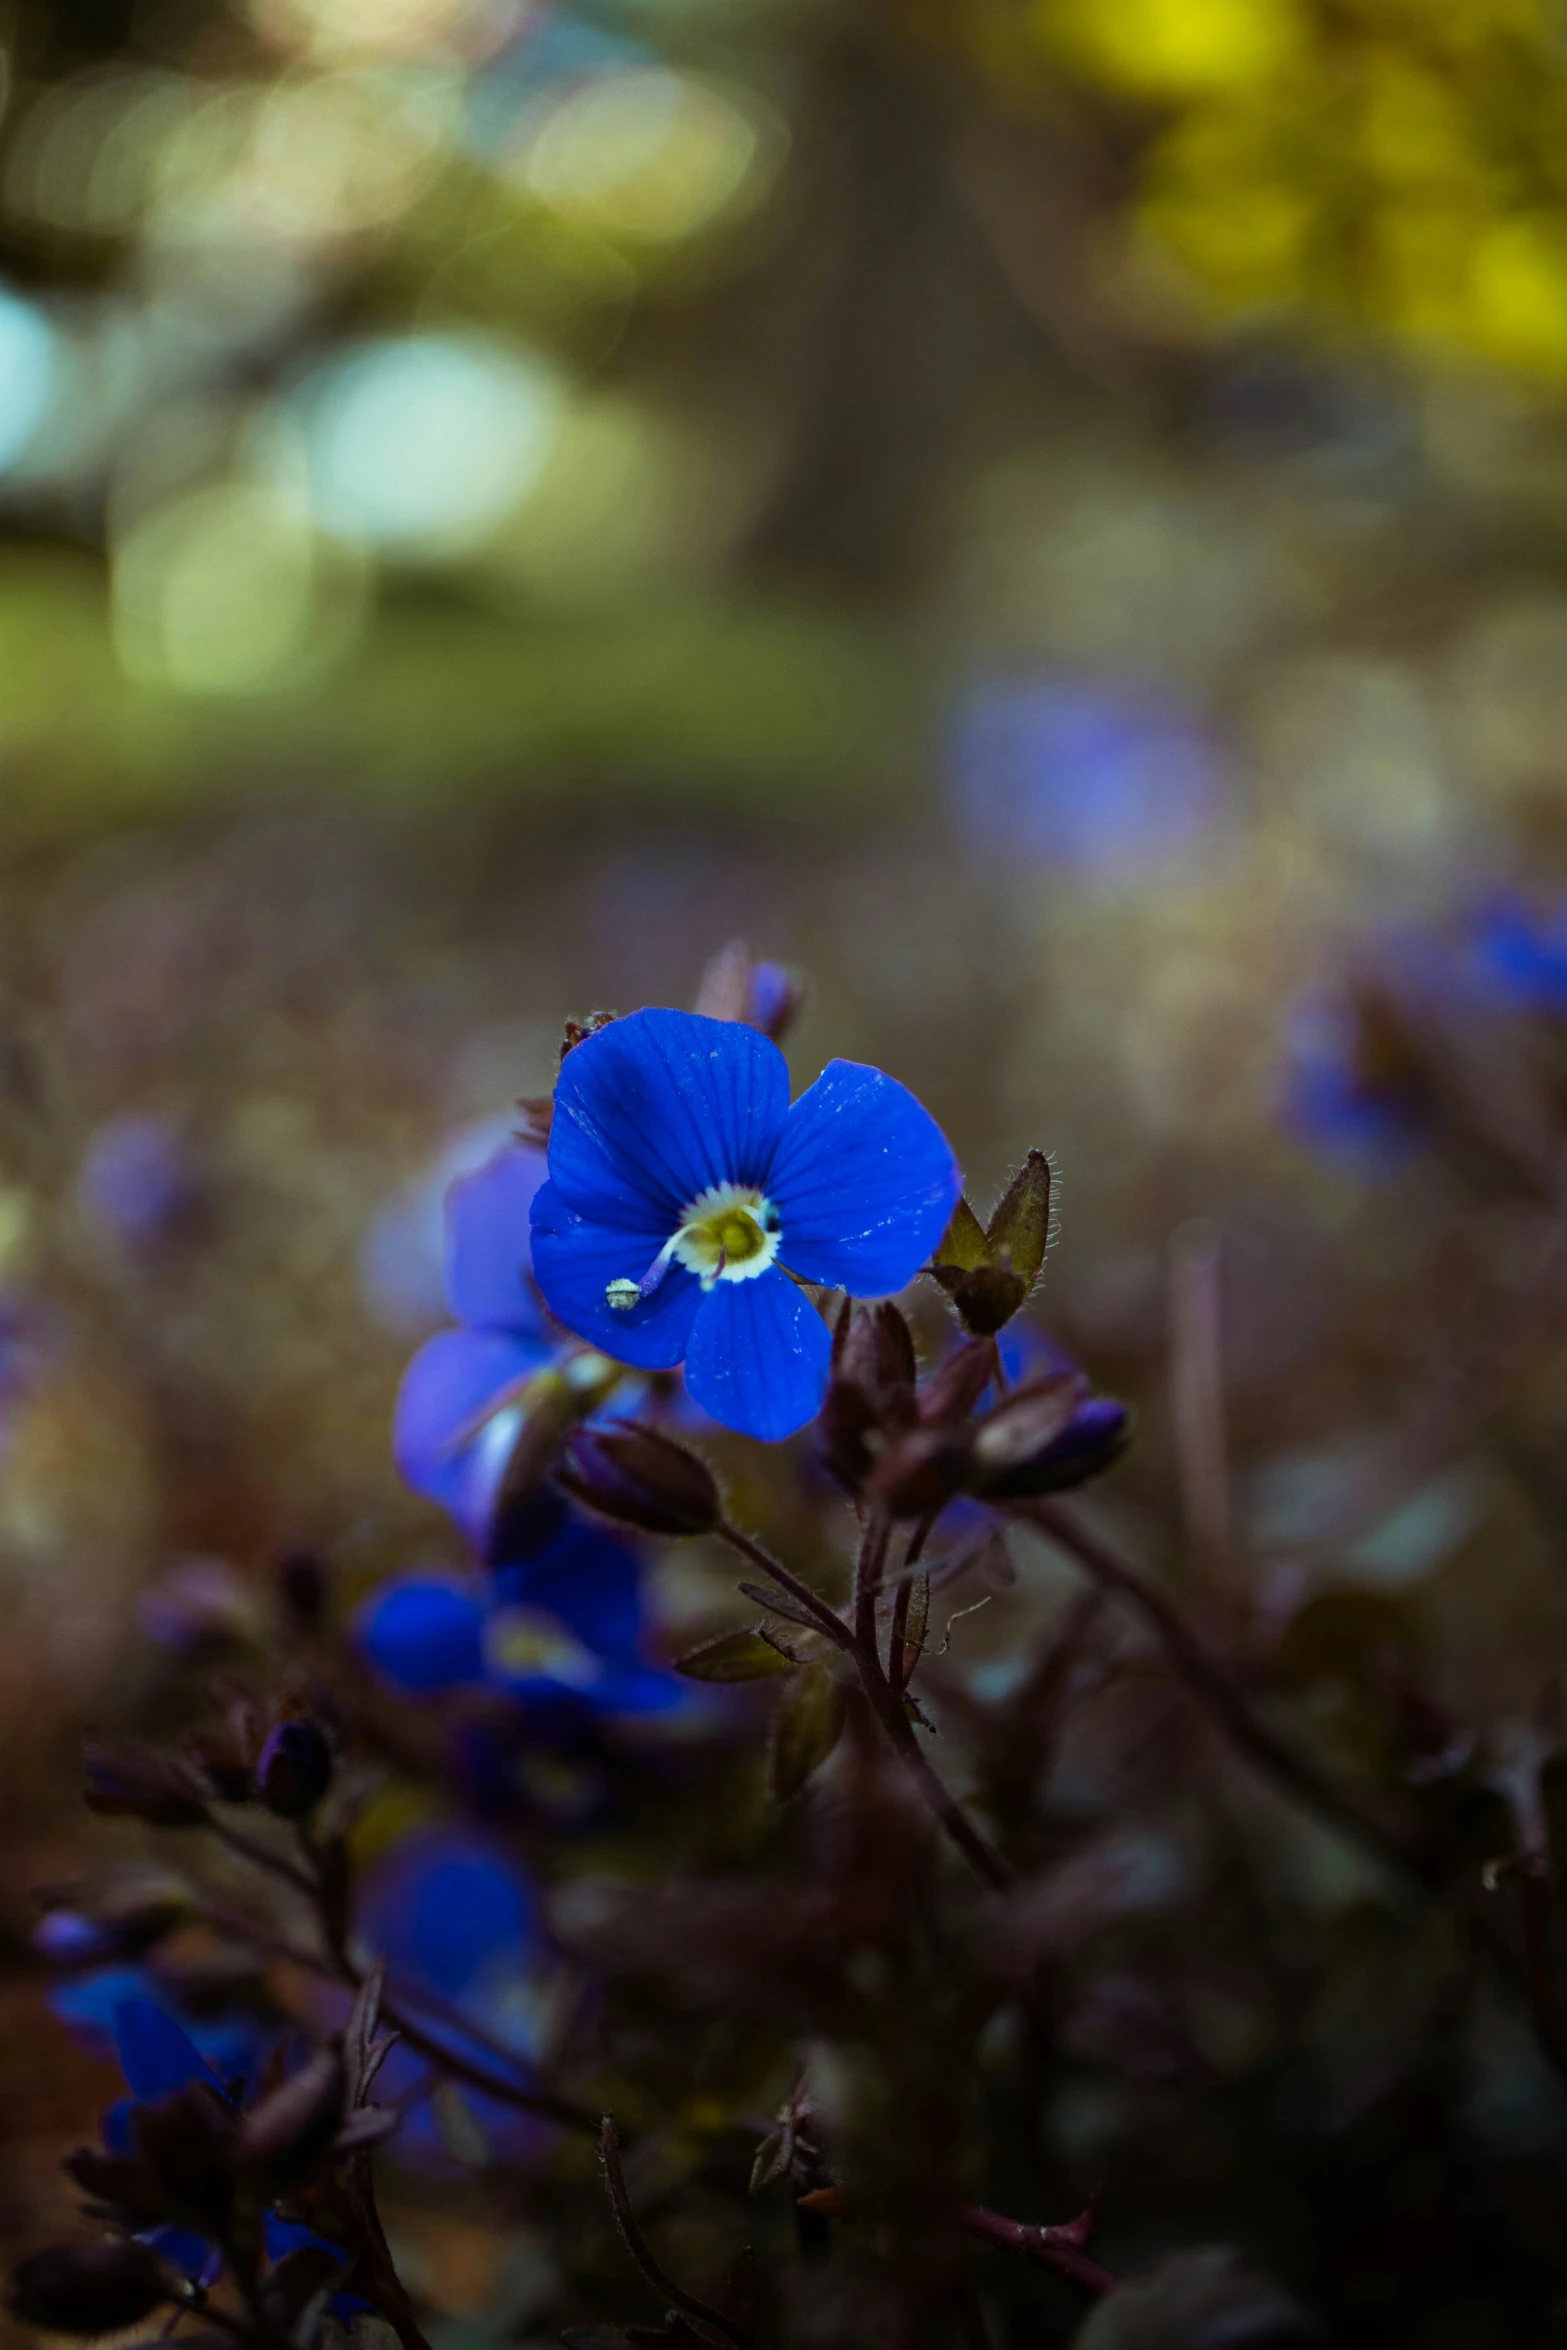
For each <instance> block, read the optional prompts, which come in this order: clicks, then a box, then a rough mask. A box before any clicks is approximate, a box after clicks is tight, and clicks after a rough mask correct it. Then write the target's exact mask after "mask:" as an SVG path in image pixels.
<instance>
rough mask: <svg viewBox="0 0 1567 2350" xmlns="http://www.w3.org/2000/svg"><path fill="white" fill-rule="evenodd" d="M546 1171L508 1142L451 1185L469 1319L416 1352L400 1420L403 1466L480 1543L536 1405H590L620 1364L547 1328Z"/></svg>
mask: <svg viewBox="0 0 1567 2350" xmlns="http://www.w3.org/2000/svg"><path fill="white" fill-rule="evenodd" d="M543 1180H544V1162H543V1160H542V1159H541V1158H540V1157H539V1155H538V1153H537V1152H536V1151H530V1150H526V1149H523V1148H521V1147H520V1146H519V1145H516V1144H509V1145H508V1146H507V1147H506V1148H505V1149H504V1150H501V1151H497V1152H496V1153H495V1155H494V1156H493V1157H492V1158H491V1159H489V1160H488V1161H487V1162H486V1163H485V1165H484V1166H482V1167H480V1168H479V1169H478V1170H477V1171H476V1172H475V1173H473V1174H471V1175H467V1176H464V1177H462V1178H461V1179H460V1180H458V1181H457V1182H455V1183H453V1184H452V1185H451V1187H450V1189H449V1190H448V1192H447V1195H446V1301H447V1304H448V1306H449V1308H450V1310H451V1313H452V1316H453V1319H454V1320H455V1321H456V1322H457V1324H458V1327H457V1328H456V1329H455V1330H442V1331H438V1332H437V1334H436V1335H435V1337H433V1338H430V1339H427V1340H426V1341H425V1344H424V1345H423V1346H422V1347H421V1348H420V1349H419V1351H418V1353H417V1354H416V1355H415V1356H414V1358H413V1361H412V1362H411V1363H410V1364H409V1366H408V1369H407V1371H406V1372H405V1373H404V1375H403V1384H402V1387H401V1390H400V1391H399V1394H398V1398H397V1411H396V1415H395V1418H394V1422H393V1429H392V1449H393V1452H394V1454H395V1456H396V1460H397V1465H398V1467H399V1469H401V1471H402V1473H403V1475H404V1476H405V1477H406V1478H407V1480H408V1482H409V1484H410V1485H411V1486H413V1488H414V1490H415V1492H417V1493H422V1494H424V1495H426V1496H427V1498H428V1499H429V1500H431V1501H434V1502H438V1503H439V1504H440V1506H441V1508H442V1509H444V1510H445V1511H446V1512H447V1514H448V1516H449V1517H451V1518H452V1519H454V1520H455V1522H456V1524H457V1525H458V1526H459V1527H460V1528H461V1530H462V1531H463V1533H464V1534H465V1535H466V1536H467V1537H468V1540H469V1541H470V1542H471V1543H472V1545H473V1546H474V1548H475V1549H476V1550H477V1551H479V1552H480V1553H481V1554H483V1553H486V1552H487V1551H488V1549H489V1547H490V1541H491V1536H492V1534H493V1532H494V1531H495V1508H496V1502H497V1499H498V1497H499V1493H500V1486H501V1480H502V1478H503V1477H504V1475H505V1472H506V1465H507V1462H508V1461H509V1460H510V1459H511V1456H512V1453H513V1451H514V1450H515V1447H516V1444H517V1439H518V1437H519V1435H520V1434H521V1431H522V1428H523V1424H524V1422H525V1420H526V1419H527V1417H528V1415H529V1413H530V1411H533V1410H535V1409H538V1408H540V1406H541V1404H543V1403H550V1402H556V1401H562V1402H567V1403H570V1404H571V1405H572V1407H573V1408H574V1409H575V1408H576V1407H577V1406H579V1405H580V1406H581V1407H583V1408H584V1409H591V1408H592V1407H593V1405H594V1404H595V1403H597V1402H599V1401H601V1400H602V1399H603V1398H605V1397H607V1396H608V1395H609V1393H610V1392H611V1391H612V1390H613V1389H614V1387H615V1386H616V1385H617V1384H618V1383H619V1380H620V1376H621V1373H620V1369H619V1366H618V1365H616V1364H612V1363H609V1362H607V1361H605V1360H604V1358H603V1357H602V1356H598V1355H591V1354H590V1355H585V1354H583V1353H582V1351H581V1350H580V1349H579V1348H575V1347H573V1348H562V1347H561V1346H560V1345H559V1344H558V1342H557V1341H556V1340H555V1339H553V1338H551V1337H549V1336H548V1335H547V1334H546V1331H545V1328H544V1321H543V1316H542V1315H541V1313H540V1311H539V1307H538V1302H537V1300H536V1299H535V1297H534V1294H533V1284H532V1280H531V1278H530V1274H531V1266H530V1261H529V1246H528V1242H529V1235H528V1210H529V1207H530V1206H531V1204H532V1201H533V1196H534V1193H535V1192H536V1191H537V1189H538V1187H539V1185H540V1184H541V1183H542V1181H543ZM538 1531H539V1532H540V1533H541V1534H542V1533H546V1532H547V1531H548V1526H547V1524H542V1525H541V1526H540V1528H539V1529H538Z"/></svg>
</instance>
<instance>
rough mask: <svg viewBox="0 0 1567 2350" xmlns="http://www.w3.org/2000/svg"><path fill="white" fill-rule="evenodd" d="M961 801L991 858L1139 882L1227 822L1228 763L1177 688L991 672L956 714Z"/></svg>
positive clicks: (974, 849) (984, 854) (952, 786)
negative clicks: (996, 677) (1011, 676)
mask: <svg viewBox="0 0 1567 2350" xmlns="http://www.w3.org/2000/svg"><path fill="white" fill-rule="evenodd" d="M948 775H949V805H950V807H951V811H952V815H953V819H954V821H955V823H956V825H957V828H958V830H959V832H960V834H961V836H962V838H963V841H964V843H965V845H966V846H967V847H968V849H969V850H970V851H971V853H972V854H973V855H975V856H976V857H977V858H978V859H979V860H980V861H981V862H982V863H985V864H989V865H996V866H999V867H1007V868H1015V867H1017V866H1018V865H1019V864H1022V865H1025V866H1036V867H1046V868H1051V867H1054V868H1059V869H1061V870H1062V871H1064V872H1071V873H1080V874H1088V875H1094V876H1097V877H1100V878H1102V879H1105V880H1111V881H1114V880H1137V879H1138V878H1140V877H1142V876H1144V875H1147V874H1151V873H1156V872H1160V871H1162V870H1163V869H1165V868H1166V867H1168V866H1171V865H1174V864H1179V863H1181V862H1183V861H1184V860H1187V859H1189V858H1190V857H1191V856H1192V855H1193V854H1194V853H1195V852H1196V851H1198V850H1199V849H1200V848H1201V847H1202V846H1203V845H1204V844H1205V843H1206V842H1207V841H1208V840H1209V838H1210V836H1211V835H1212V834H1213V833H1214V832H1215V831H1217V830H1218V828H1219V827H1220V826H1222V825H1223V824H1224V822H1225V821H1226V819H1227V818H1228V816H1229V815H1230V813H1231V808H1232V802H1233V794H1232V787H1231V783H1230V778H1229V774H1228V770H1227V767H1226V763H1225V760H1224V758H1223V755H1222V753H1221V752H1220V750H1219V748H1218V746H1217V745H1216V744H1215V743H1214V741H1213V740H1212V738H1211V737H1210V736H1209V734H1208V732H1207V731H1206V729H1205V728H1204V726H1203V725H1202V723H1201V722H1200V720H1199V719H1198V718H1197V717H1196V716H1195V715H1194V713H1193V712H1192V711H1191V710H1189V709H1188V708H1187V707H1186V706H1185V705H1184V704H1183V703H1182V702H1181V701H1180V700H1179V699H1178V698H1177V697H1176V696H1175V695H1173V694H1172V693H1171V692H1169V690H1168V689H1166V688H1163V687H1159V686H1156V685H1153V684H1150V683H1146V682H1140V681H1133V680H1127V681H1123V682H1121V683H1118V684H1090V683H1086V682H1084V681H1082V680H1080V679H1073V678H1068V677H1052V676H1036V677H1029V678H1023V679H1016V680H992V681H990V682H988V683H984V684H980V685H977V686H975V687H973V688H972V689H971V690H970V692H969V693H968V694H967V695H966V696H965V697H964V698H963V700H962V702H961V703H960V705H959V707H958V710H957V712H956V715H955V717H954V720H953V723H952V728H951V734H950V744H949V752H948Z"/></svg>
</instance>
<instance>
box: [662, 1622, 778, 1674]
mask: <svg viewBox="0 0 1567 2350" xmlns="http://www.w3.org/2000/svg"><path fill="white" fill-rule="evenodd" d="M794 1669H795V1663H794V1659H793V1657H788V1656H785V1655H784V1653H783V1651H782V1650H781V1649H779V1648H775V1647H774V1646H773V1644H772V1642H771V1641H769V1640H764V1639H763V1637H762V1635H761V1633H760V1632H756V1631H747V1632H720V1633H719V1635H718V1638H717V1639H716V1640H704V1641H703V1642H702V1644H701V1646H700V1647H699V1648H693V1649H692V1650H690V1652H689V1653H688V1654H687V1655H685V1656H679V1657H676V1659H675V1671H676V1672H677V1673H684V1674H685V1676H686V1678H687V1680H688V1681H765V1680H766V1679H767V1678H768V1677H769V1676H770V1675H771V1674H773V1673H792V1672H793V1671H794Z"/></svg>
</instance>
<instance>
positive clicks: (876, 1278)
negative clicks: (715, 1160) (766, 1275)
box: [764, 1061, 963, 1297]
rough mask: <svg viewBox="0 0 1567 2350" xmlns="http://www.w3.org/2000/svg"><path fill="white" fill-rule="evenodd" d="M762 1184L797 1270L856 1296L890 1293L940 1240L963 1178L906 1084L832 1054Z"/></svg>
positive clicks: (787, 1257) (788, 1259)
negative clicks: (837, 1058) (777, 1218)
mask: <svg viewBox="0 0 1567 2350" xmlns="http://www.w3.org/2000/svg"><path fill="white" fill-rule="evenodd" d="M764 1188H765V1190H766V1192H767V1195H768V1197H769V1199H771V1201H772V1202H773V1205H774V1206H775V1207H776V1208H777V1210H778V1214H779V1218H780V1221H781V1222H782V1225H783V1240H782V1243H781V1245H780V1248H779V1257H780V1260H781V1261H782V1263H784V1264H785V1265H787V1266H788V1268H789V1270H790V1272H792V1273H798V1274H800V1275H801V1276H802V1278H803V1279H805V1280H807V1281H820V1282H822V1283H824V1284H825V1285H826V1286H827V1287H828V1288H832V1289H846V1290H848V1292H849V1294H850V1296H851V1297H888V1296H891V1294H892V1293H893V1292H894V1291H895V1290H899V1289H902V1288H903V1287H904V1285H905V1283H906V1282H909V1281H912V1280H913V1278H914V1276H915V1274H916V1273H917V1272H918V1271H919V1269H920V1267H921V1265H923V1264H924V1263H925V1261H926V1260H927V1258H928V1257H929V1255H930V1253H931V1251H932V1249H933V1248H934V1247H935V1246H936V1243H937V1242H938V1241H939V1240H940V1238H941V1236H942V1233H943V1232H944V1231H945V1230H946V1228H947V1222H948V1219H949V1218H950V1216H951V1214H952V1211H953V1209H954V1207H955V1206H956V1205H957V1200H958V1194H959V1192H960V1191H961V1190H962V1188H963V1181H962V1177H961V1176H960V1174H959V1173H958V1164H957V1161H956V1159H954V1157H953V1155H952V1149H951V1146H950V1144H949V1143H948V1141H947V1138H946V1136H945V1135H944V1134H943V1133H942V1131H941V1128H940V1127H939V1126H938V1125H937V1124H936V1121H935V1119H934V1118H933V1117H932V1116H931V1114H930V1112H929V1111H928V1110H927V1109H925V1108H924V1107H923V1106H922V1105H921V1104H920V1103H919V1102H917V1101H916V1100H915V1098H914V1096H913V1094H911V1093H910V1091H909V1089H908V1087H907V1086H906V1085H900V1084H899V1083H898V1081H897V1079H896V1078H895V1077H888V1076H886V1075H884V1073H883V1072H882V1071H881V1070H880V1069H869V1068H866V1067H864V1066H863V1065H862V1064H861V1063H860V1062H858V1061H831V1062H829V1063H828V1065H827V1067H826V1068H825V1069H824V1070H823V1071H822V1073H821V1075H820V1077H818V1078H817V1080H816V1083H815V1084H814V1085H813V1086H811V1087H810V1088H809V1089H808V1090H807V1091H806V1092H805V1093H802V1094H801V1096H800V1098H799V1100H798V1101H797V1102H796V1103H795V1105H794V1107H793V1109H792V1110H791V1111H790V1112H789V1123H788V1125H787V1126H786V1127H785V1129H784V1133H783V1139H782V1141H781V1142H780V1143H779V1146H778V1152H777V1156H776V1157H775V1159H774V1160H773V1163H772V1166H771V1167H770V1168H769V1170H768V1172H767V1176H766V1179H765V1184H764Z"/></svg>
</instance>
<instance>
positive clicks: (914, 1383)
mask: <svg viewBox="0 0 1567 2350" xmlns="http://www.w3.org/2000/svg"><path fill="white" fill-rule="evenodd" d="M997 1361H998V1358H997V1354H996V1349H995V1344H994V1341H993V1340H992V1339H989V1338H971V1339H970V1340H969V1341H968V1342H967V1343H966V1344H965V1345H963V1346H961V1347H959V1348H958V1350H957V1352H956V1353H955V1354H953V1355H950V1356H949V1357H948V1358H947V1360H946V1361H945V1362H944V1363H942V1364H941V1365H940V1366H939V1367H938V1368H937V1369H936V1370H935V1371H934V1372H933V1373H932V1374H931V1376H930V1377H929V1378H928V1379H926V1380H925V1381H924V1382H923V1383H921V1382H920V1381H919V1379H918V1376H917V1367H916V1363H915V1356H914V1341H913V1338H912V1336H911V1334H910V1331H909V1327H908V1324H907V1323H906V1322H905V1321H904V1319H903V1316H902V1315H901V1314H900V1313H899V1311H898V1309H897V1307H896V1306H894V1305H885V1304H884V1305H878V1306H874V1307H868V1308H867V1307H863V1306H846V1307H845V1309H844V1311H843V1313H842V1315H841V1316H840V1319H839V1323H838V1330H837V1335H836V1338H835V1340H834V1350H833V1375H832V1380H831V1383H830V1385H829V1387H828V1391H827V1401H826V1404H825V1406H824V1407H823V1411H822V1417H821V1423H820V1425H821V1431H822V1439H823V1445H824V1449H825V1452H826V1458H827V1465H828V1467H829V1468H830V1469H831V1471H832V1473H833V1475H834V1476H835V1477H836V1478H837V1479H838V1481H839V1483H840V1484H841V1485H843V1486H844V1487H845V1488H846V1489H847V1490H848V1491H849V1492H850V1493H853V1494H856V1495H864V1496H865V1498H866V1499H868V1500H870V1501H873V1502H874V1503H876V1504H877V1505H878V1506H879V1507H880V1508H882V1509H883V1510H885V1511H887V1512H888V1514H889V1515H890V1516H892V1517H895V1518H923V1517H928V1516H931V1515H933V1514H934V1513H935V1512H936V1511H937V1510H940V1509H942V1508H944V1507H945V1505H946V1504H947V1503H948V1502H949V1501H952V1500H955V1499H956V1498H957V1497H958V1496H959V1495H960V1494H967V1495H969V1496H971V1497H972V1498H973V1499H975V1500H979V1501H991V1502H1005V1501H1016V1500H1021V1499H1024V1498H1026V1497H1029V1496H1032V1495H1038V1494H1045V1493H1060V1492H1064V1491H1066V1490H1067V1489H1068V1488H1069V1487H1071V1486H1074V1485H1081V1484H1084V1483H1086V1481H1087V1480H1088V1479H1089V1478H1090V1477H1095V1476H1098V1475H1099V1473H1100V1471H1101V1470H1103V1469H1107V1468H1108V1467H1109V1466H1110V1464H1111V1462H1112V1461H1113V1460H1115V1459H1116V1457H1117V1455H1118V1454H1119V1453H1120V1452H1121V1451H1122V1450H1123V1449H1124V1447H1125V1445H1126V1443H1127V1441H1128V1438H1129V1436H1130V1432H1131V1420H1130V1415H1129V1414H1128V1412H1127V1410H1126V1408H1125V1406H1124V1405H1122V1404H1119V1403H1116V1402H1114V1401H1113V1400H1112V1399H1111V1398H1110V1397H1108V1396H1100V1395H1095V1394H1094V1393H1093V1390H1092V1389H1091V1387H1090V1386H1089V1383H1088V1381H1087V1380H1086V1379H1085V1378H1084V1377H1083V1376H1082V1374H1081V1373H1080V1372H1078V1371H1073V1370H1064V1371H1054V1372H1051V1373H1050V1374H1048V1375H1047V1376H1046V1377H1044V1378H1040V1379H1034V1380H1031V1381H1030V1382H1029V1383H1028V1384H1027V1385H1026V1386H1023V1387H1020V1388H1017V1389H1015V1390H1014V1391H1013V1392H1012V1393H1011V1394H1010V1395H1004V1396H1002V1397H1001V1398H1000V1400H999V1401H988V1402H987V1398H989V1397H990V1396H991V1394H992V1391H993V1388H994V1386H995V1382H996V1375H997Z"/></svg>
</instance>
